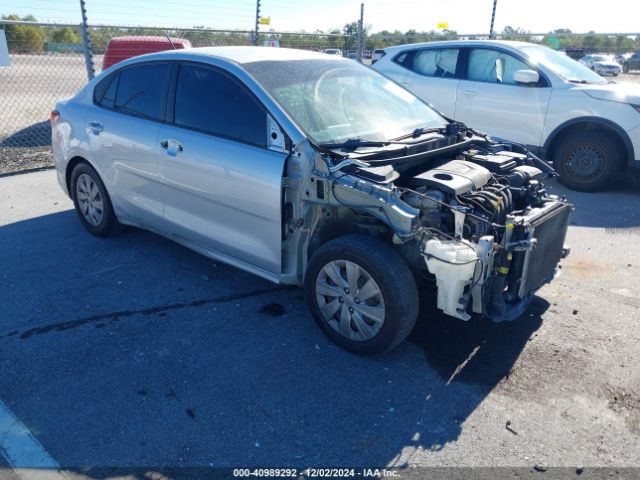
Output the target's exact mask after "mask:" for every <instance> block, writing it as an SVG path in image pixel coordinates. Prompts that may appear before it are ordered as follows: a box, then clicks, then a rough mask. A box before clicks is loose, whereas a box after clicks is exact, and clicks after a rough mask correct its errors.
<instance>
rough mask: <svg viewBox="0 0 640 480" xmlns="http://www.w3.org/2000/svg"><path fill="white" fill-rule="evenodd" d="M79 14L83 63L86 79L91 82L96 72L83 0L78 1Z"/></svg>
mask: <svg viewBox="0 0 640 480" xmlns="http://www.w3.org/2000/svg"><path fill="white" fill-rule="evenodd" d="M80 12H81V13H82V25H81V27H80V28H81V30H82V43H83V44H84V63H85V64H86V66H87V78H88V79H89V80H92V79H93V77H95V76H96V70H95V68H94V66H93V48H92V47H91V38H90V37H89V29H88V28H87V7H86V5H85V3H84V0H80Z"/></svg>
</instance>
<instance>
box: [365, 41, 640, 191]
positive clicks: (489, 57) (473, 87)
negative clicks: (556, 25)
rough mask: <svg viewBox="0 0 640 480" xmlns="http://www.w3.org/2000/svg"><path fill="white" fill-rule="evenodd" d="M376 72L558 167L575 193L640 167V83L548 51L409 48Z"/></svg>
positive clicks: (464, 45) (478, 45) (477, 45)
mask: <svg viewBox="0 0 640 480" xmlns="http://www.w3.org/2000/svg"><path fill="white" fill-rule="evenodd" d="M372 68H374V69H375V70H378V71H379V72H381V73H383V74H385V75H387V76H388V77H390V78H391V79H393V80H395V81H397V82H398V83H400V84H401V85H403V86H404V87H405V88H406V89H408V90H410V91H411V92H413V93H414V94H416V95H417V96H419V97H421V98H422V99H424V100H426V101H428V102H429V103H431V104H432V105H433V106H435V107H436V109H438V110H440V111H441V112H442V113H444V114H445V115H447V116H448V117H450V118H453V119H455V120H458V121H461V122H464V123H466V124H468V125H471V126H472V127H474V128H476V129H478V130H482V131H484V132H486V133H488V134H490V135H492V136H494V137H496V138H500V139H506V140H510V141H513V142H518V143H520V144H523V145H526V146H527V148H529V149H530V150H533V151H536V152H537V153H538V154H540V155H541V156H542V157H543V158H546V159H549V160H552V161H553V163H554V166H555V168H556V170H557V171H558V173H559V174H560V180H561V181H562V182H563V183H564V184H565V185H567V186H568V187H570V188H573V189H575V190H583V191H596V190H600V189H603V188H605V187H606V186H608V185H609V184H610V183H611V182H612V181H613V180H614V179H615V178H616V177H618V176H620V175H621V174H622V173H623V172H625V171H627V170H629V169H631V168H636V167H637V166H638V165H640V85H633V84H609V83H608V82H607V81H606V80H605V79H604V78H602V77H600V76H599V75H597V74H596V73H594V72H592V71H591V70H590V69H589V68H587V67H585V66H584V65H581V64H580V63H578V62H576V61H574V60H572V59H571V58H569V57H567V56H566V55H562V54H561V53H559V52H556V51H554V50H551V49H549V48H547V47H543V46H540V45H534V44H531V43H524V42H507V41H482V40H475V41H473V40H470V41H462V40H461V41H452V42H433V43H423V44H413V45H401V46H398V47H390V48H387V49H385V55H384V57H383V58H381V59H380V60H378V61H377V62H376V63H375V64H374V65H373V67H372Z"/></svg>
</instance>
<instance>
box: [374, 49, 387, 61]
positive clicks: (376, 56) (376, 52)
mask: <svg viewBox="0 0 640 480" xmlns="http://www.w3.org/2000/svg"><path fill="white" fill-rule="evenodd" d="M382 57H384V50H382V49H377V50H374V51H373V55H372V56H371V60H373V63H375V62H377V61H378V60H380V59H381V58H382Z"/></svg>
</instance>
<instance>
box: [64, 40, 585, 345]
mask: <svg viewBox="0 0 640 480" xmlns="http://www.w3.org/2000/svg"><path fill="white" fill-rule="evenodd" d="M51 119H52V141H53V153H54V160H55V166H56V169H57V174H58V180H59V183H60V185H61V187H62V188H63V189H64V191H65V192H67V193H68V195H69V196H70V197H71V198H72V199H73V201H74V205H75V208H76V211H77V213H78V217H79V219H80V222H81V223H82V225H83V226H84V227H85V228H86V229H87V230H88V231H89V232H90V233H92V234H95V235H98V236H103V235H107V234H110V233H113V232H114V231H116V229H117V227H118V225H122V224H124V225H134V226H138V227H141V228H145V229H148V230H151V231H154V232H157V233H159V234H161V235H164V236H166V237H168V238H171V239H173V240H175V241H177V242H179V243H181V244H183V245H185V246H187V247H189V248H191V249H193V250H195V251H197V252H200V253H202V254H204V255H205V256H208V257H211V258H214V259H217V260H220V261H223V262H226V263H229V264H230V265H234V266H237V267H239V268H241V269H244V270H247V271H249V272H252V273H255V274H257V275H260V276H262V277H264V278H266V279H268V280H271V281H274V282H279V283H283V284H294V285H303V286H304V290H305V295H306V298H307V301H308V303H309V307H310V310H311V313H312V315H313V317H314V318H315V320H316V322H317V323H318V325H319V326H320V328H321V329H322V330H323V331H324V332H325V333H326V334H327V335H328V336H329V337H330V338H331V339H333V340H334V341H335V342H336V343H338V344H339V345H341V346H342V347H344V348H346V349H348V350H351V351H353V352H357V353H363V354H364V353H380V352H383V351H386V350H388V349H391V348H393V347H395V346H396V345H398V344H399V343H400V342H401V341H402V340H403V339H404V338H405V337H406V336H407V335H408V334H409V332H410V331H411V329H412V327H413V325H414V323H415V321H416V317H417V313H418V298H419V297H418V288H417V284H416V278H418V277H421V276H430V277H432V278H435V280H436V285H437V292H438V293H437V295H438V300H437V306H438V308H440V309H441V310H442V311H443V312H444V313H446V314H448V315H451V316H453V317H456V318H459V319H462V320H468V319H469V318H470V314H471V313H475V314H477V315H485V316H487V317H489V318H491V319H493V320H494V321H502V320H510V319H514V318H517V317H518V316H519V315H520V314H521V313H522V312H523V311H524V309H525V308H526V306H527V305H528V304H529V302H530V301H531V299H532V298H533V295H534V293H535V292H536V291H537V290H538V289H539V288H540V287H541V286H542V285H543V284H544V283H546V282H548V281H550V280H551V278H552V277H553V275H554V272H555V269H556V266H557V264H558V262H559V260H560V259H561V257H563V256H564V255H566V254H567V252H568V250H567V248H566V247H564V238H565V234H566V230H567V225H568V222H569V215H570V212H571V210H572V207H571V205H570V204H568V203H567V202H566V201H564V200H562V199H559V198H557V197H555V196H551V195H548V194H547V193H546V190H545V189H544V186H543V184H542V183H541V182H540V181H541V180H542V179H543V178H544V177H545V176H547V175H549V174H551V173H552V169H551V168H550V167H549V166H547V165H546V164H544V163H543V162H541V161H540V160H539V159H537V158H536V157H534V156H533V155H531V154H530V153H529V152H527V151H526V150H525V149H524V148H522V147H520V146H517V145H513V146H510V145H499V144H496V143H494V142H492V141H491V140H489V139H487V138H486V137H484V136H483V135H481V134H479V133H477V132H475V131H474V130H472V129H469V128H467V127H465V126H463V125H461V124H457V123H450V122H449V121H447V120H446V119H445V118H443V117H442V116H440V115H439V114H438V113H436V112H435V111H434V110H432V109H431V108H430V107H429V106H427V105H426V104H425V103H423V102H422V101H420V100H419V99H418V98H416V97H415V96H414V95H412V94H411V93H410V92H408V91H406V90H404V89H403V88H401V87H400V86H398V85H397V84H395V83H394V82H393V81H391V80H389V79H388V78H386V77H384V76H383V75H380V74H379V73H377V72H375V71H374V70H372V69H370V68H368V67H365V66H363V65H361V64H359V63H357V62H352V61H349V60H346V59H344V58H340V57H329V56H327V55H323V54H317V53H313V52H307V51H302V50H289V49H283V48H278V49H275V48H274V49H270V48H259V47H258V48H256V47H213V48H202V49H201V48H197V49H192V50H182V51H173V52H164V53H157V54H152V55H145V56H142V57H138V58H135V59H130V60H126V61H124V62H122V63H121V64H119V65H118V66H117V67H114V68H113V69H111V70H109V71H107V72H103V73H102V74H101V75H99V76H97V77H96V78H95V79H94V80H92V81H91V82H89V84H88V85H87V86H86V87H84V88H83V89H82V90H81V91H80V93H78V94H77V95H76V96H75V97H73V98H69V99H66V100H63V101H60V102H58V103H57V105H56V110H55V111H54V112H52V117H51ZM365 139H366V140H365ZM534 247H535V248H534Z"/></svg>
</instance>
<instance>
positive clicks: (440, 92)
mask: <svg viewBox="0 0 640 480" xmlns="http://www.w3.org/2000/svg"><path fill="white" fill-rule="evenodd" d="M459 54H460V49H459V48H424V49H421V50H412V51H409V52H404V53H402V54H400V55H398V56H397V57H396V58H394V59H393V60H392V61H393V62H395V63H397V64H399V65H401V66H402V67H404V69H403V70H400V71H399V69H395V70H394V72H393V73H391V75H390V76H391V77H392V78H393V79H394V80H396V81H397V82H398V83H400V84H401V85H402V86H404V87H405V88H406V89H407V90H410V91H411V92H413V94H414V95H416V96H417V97H419V98H421V99H423V100H424V101H426V102H427V103H430V104H431V105H433V106H434V107H435V108H436V110H438V111H440V112H442V113H444V114H445V115H446V116H448V117H453V114H454V112H455V105H456V94H457V89H458V82H459V79H458V75H457V68H458V58H459ZM384 73H385V74H386V73H387V72H384Z"/></svg>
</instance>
